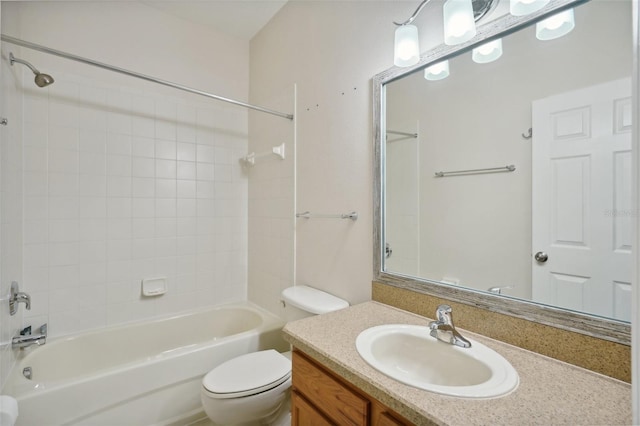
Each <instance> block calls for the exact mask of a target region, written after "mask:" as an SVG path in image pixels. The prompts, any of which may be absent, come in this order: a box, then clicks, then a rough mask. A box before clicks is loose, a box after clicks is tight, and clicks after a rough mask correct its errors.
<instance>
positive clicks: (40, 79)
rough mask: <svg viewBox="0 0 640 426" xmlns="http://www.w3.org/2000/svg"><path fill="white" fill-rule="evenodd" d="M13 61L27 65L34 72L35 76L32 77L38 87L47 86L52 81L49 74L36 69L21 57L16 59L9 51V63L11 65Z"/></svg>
mask: <svg viewBox="0 0 640 426" xmlns="http://www.w3.org/2000/svg"><path fill="white" fill-rule="evenodd" d="M14 62H17V63H19V64H22V65H26V66H27V67H29V69H30V70H31V71H32V72H33V73H34V74H35V76H36V78H35V79H34V81H35V83H36V86H38V87H45V86H48V85H50V84H52V83H53V82H54V80H53V77H51V76H50V75H49V74H43V73H41V72H40V71H38V70H37V69H36V67H34V66H33V65H31V64H30V63H29V62H27V61H25V60H23V59H18V58H16V57H15V56H13V53H12V52H10V53H9V63H10V64H11V65H13V63H14Z"/></svg>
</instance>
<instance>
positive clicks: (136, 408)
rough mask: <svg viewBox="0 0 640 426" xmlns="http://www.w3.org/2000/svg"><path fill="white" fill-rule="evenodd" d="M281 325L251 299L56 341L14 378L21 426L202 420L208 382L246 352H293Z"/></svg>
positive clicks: (28, 356) (24, 360) (31, 355)
mask: <svg viewBox="0 0 640 426" xmlns="http://www.w3.org/2000/svg"><path fill="white" fill-rule="evenodd" d="M283 325H284V321H282V320H281V319H280V318H278V317H276V316H274V315H273V314H271V313H269V312H267V311H265V310H263V309H261V308H259V307H258V306H256V305H254V304H251V303H248V302H245V303H241V304H230V305H223V306H219V307H215V308H212V309H211V308H210V309H208V310H198V311H194V312H191V313H187V314H182V315H177V316H174V317H171V318H164V319H158V320H154V321H145V322H141V323H134V324H128V325H124V326H117V327H109V328H105V329H101V330H98V331H93V332H86V333H82V334H78V335H75V336H67V337H63V338H58V339H51V341H48V342H47V344H46V345H44V346H41V347H32V348H29V349H27V350H25V351H24V354H23V356H22V357H21V359H20V360H19V361H18V363H17V365H16V366H15V367H14V371H13V373H12V376H11V377H10V378H9V383H8V384H7V385H8V386H7V389H8V390H9V393H10V394H11V395H13V396H14V397H15V398H16V399H17V400H18V404H19V410H20V416H19V417H18V422H17V426H45V425H105V426H106V425H109V426H114V425H118V426H120V425H135V426H142V425H184V424H188V423H189V421H195V420H197V419H199V418H203V417H204V412H203V410H202V408H201V404H200V386H201V380H202V377H203V376H204V375H205V374H206V373H207V372H209V371H210V370H211V369H212V368H214V367H215V366H217V365H219V364H221V363H222V362H224V361H226V360H228V359H230V358H233V357H236V356H238V355H241V354H244V353H248V352H253V351H257V350H262V349H272V348H273V349H277V350H279V351H285V350H288V349H289V347H288V345H287V344H286V343H285V342H284V340H283V339H282V337H281V330H282V327H283ZM26 367H30V368H31V379H30V380H29V379H27V378H26V377H25V376H24V375H23V369H24V368H26Z"/></svg>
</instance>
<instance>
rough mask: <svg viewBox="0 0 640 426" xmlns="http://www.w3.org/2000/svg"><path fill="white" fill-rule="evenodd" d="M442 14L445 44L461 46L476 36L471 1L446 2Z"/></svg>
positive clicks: (454, 0)
mask: <svg viewBox="0 0 640 426" xmlns="http://www.w3.org/2000/svg"><path fill="white" fill-rule="evenodd" d="M442 13H443V15H444V42H445V44H448V45H450V46H453V45H456V44H462V43H464V42H465V41H469V40H471V39H472V38H474V37H475V36H476V21H475V19H474V17H473V6H472V5H471V0H447V2H446V3H445V4H444V6H443V7H442Z"/></svg>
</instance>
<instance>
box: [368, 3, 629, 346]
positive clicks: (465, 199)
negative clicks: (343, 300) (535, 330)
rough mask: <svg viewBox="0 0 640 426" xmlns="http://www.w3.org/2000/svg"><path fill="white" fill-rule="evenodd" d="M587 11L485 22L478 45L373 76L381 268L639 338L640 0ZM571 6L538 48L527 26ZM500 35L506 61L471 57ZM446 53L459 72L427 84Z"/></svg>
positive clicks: (451, 293) (504, 307) (519, 310)
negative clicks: (638, 89) (638, 132)
mask: <svg viewBox="0 0 640 426" xmlns="http://www.w3.org/2000/svg"><path fill="white" fill-rule="evenodd" d="M502 1H505V0H502ZM578 3H581V2H572V1H559V2H555V3H553V2H552V4H551V5H550V9H548V10H543V12H544V13H541V14H540V15H539V16H537V17H520V18H515V17H512V16H504V17H502V18H498V19H497V20H495V21H494V22H493V23H492V24H491V25H487V27H490V28H487V29H484V33H483V27H482V21H480V22H478V26H479V30H478V32H479V35H478V36H477V37H476V39H474V40H472V41H471V42H470V43H475V44H474V45H466V46H462V47H459V48H458V51H455V50H454V48H452V47H440V48H438V49H435V51H434V52H428V54H427V55H426V56H427V57H424V56H423V60H422V62H421V63H420V64H418V65H417V66H415V67H413V68H411V69H409V70H407V69H393V70H390V71H388V72H385V73H382V74H381V75H379V76H376V78H375V85H374V87H375V88H376V90H375V97H376V100H375V101H376V102H375V106H374V108H376V111H375V112H376V117H377V118H379V120H380V121H379V122H378V123H376V138H377V144H378V146H377V150H376V151H377V155H379V158H378V159H379V172H380V173H379V182H377V185H378V186H379V187H377V188H376V194H378V195H379V196H380V197H381V198H380V201H381V203H380V212H379V217H378V218H377V219H379V221H378V220H376V222H377V223H378V224H379V226H380V229H377V230H376V231H377V234H378V238H376V240H377V241H376V243H377V245H378V248H377V250H376V253H375V256H374V257H375V259H376V271H375V272H376V278H377V279H378V280H380V281H382V282H389V283H392V284H395V285H403V286H409V287H411V288H412V289H416V290H418V291H425V292H429V293H432V294H436V295H438V294H439V295H442V296H444V297H447V298H450V299H451V298H452V297H453V298H454V299H455V298H459V301H466V302H467V303H474V304H478V303H481V304H484V305H487V306H488V307H489V308H490V309H492V310H496V311H504V312H509V313H515V314H516V315H522V316H525V317H527V318H529V319H534V320H536V321H539V322H544V323H548V324H551V325H554V326H560V327H562V328H569V329H572V330H577V331H580V332H584V333H586V334H591V335H595V336H598V337H603V338H606V339H607V340H614V341H619V342H625V343H627V344H628V340H629V336H628V332H629V326H628V324H625V322H628V321H629V320H630V315H631V306H630V300H631V298H630V294H631V272H632V259H631V239H632V232H633V231H632V224H631V216H632V213H633V212H632V210H631V209H632V204H631V189H632V186H631V74H632V61H633V55H632V54H633V49H632V19H631V16H632V12H631V1H630V0H624V1H616V2H603V1H595V0H594V1H591V2H587V3H585V4H581V5H577V4H578ZM567 6H576V7H575V8H574V9H573V10H574V14H575V22H576V25H575V28H574V29H573V31H571V32H570V33H569V34H567V35H565V36H564V37H561V38H558V39H554V40H548V41H540V40H538V39H537V38H536V35H535V25H531V24H533V23H534V22H535V20H536V19H539V18H541V17H547V16H549V14H551V12H552V11H553V10H552V9H553V8H565V9H566V8H567ZM524 18H527V19H526V20H525V19H524ZM516 30H517V31H516ZM501 32H506V33H508V35H505V36H504V37H501V38H502V44H503V51H504V53H503V55H502V56H501V57H500V58H499V59H498V60H496V61H494V62H491V63H481V64H479V63H475V62H474V61H473V60H472V57H471V56H472V55H471V52H470V51H469V50H470V48H471V47H474V46H477V45H478V44H481V43H480V42H479V40H482V39H486V38H489V39H492V40H493V39H495V38H496V37H497V36H498V35H502V34H501ZM442 59H448V61H449V69H450V75H449V76H448V77H447V78H445V79H443V80H438V81H430V80H427V79H425V77H424V70H423V68H424V67H425V65H431V64H433V63H438V62H440V61H441V60H442ZM378 108H379V109H378ZM584 324H587V325H586V326H583V325H584Z"/></svg>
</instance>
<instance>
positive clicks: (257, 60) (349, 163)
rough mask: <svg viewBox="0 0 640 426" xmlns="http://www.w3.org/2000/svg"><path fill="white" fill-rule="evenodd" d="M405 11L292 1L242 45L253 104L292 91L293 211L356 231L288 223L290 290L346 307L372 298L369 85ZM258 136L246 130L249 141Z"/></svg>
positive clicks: (396, 6)
mask: <svg viewBox="0 0 640 426" xmlns="http://www.w3.org/2000/svg"><path fill="white" fill-rule="evenodd" d="M413 7H414V5H413V4H408V3H405V2H399V3H394V2H350V1H341V2H325V1H305V2H298V1H293V2H289V3H288V4H287V5H286V6H284V7H283V9H282V10H281V11H280V12H279V13H278V14H277V15H276V16H275V17H274V18H273V19H272V20H271V21H270V23H269V24H268V25H267V26H266V27H265V28H264V29H263V30H262V31H261V32H260V33H258V35H257V36H255V37H254V38H253V39H252V41H251V73H250V75H251V96H250V99H251V100H252V102H255V103H258V102H259V101H262V100H264V99H269V98H270V97H271V96H273V94H276V93H280V92H281V91H283V90H285V89H286V88H287V87H290V86H291V85H292V84H296V85H297V93H298V96H297V117H296V126H297V134H296V140H297V142H296V144H297V169H296V176H297V190H296V198H297V203H296V211H297V212H302V211H307V210H308V211H311V212H314V213H329V214H333V213H348V212H350V211H352V210H353V211H356V212H358V214H359V218H358V220H357V221H356V222H352V221H349V220H340V219H308V220H307V219H297V220H296V251H295V256H296V258H297V259H296V264H295V268H296V279H295V281H296V283H298V284H306V285H310V286H313V287H318V288H321V289H323V290H326V291H328V292H330V293H333V294H336V295H338V296H340V297H342V298H345V299H347V300H348V301H349V302H351V303H358V302H362V301H365V300H369V299H370V297H371V296H370V293H371V279H372V239H371V238H372V237H371V236H372V182H373V176H372V170H373V155H372V152H373V149H372V147H373V136H372V120H371V116H372V110H371V105H372V96H371V93H372V92H371V78H372V77H373V76H374V75H375V74H377V73H379V72H381V71H383V70H385V69H387V68H389V67H390V66H391V65H392V63H393V34H394V30H395V27H394V25H393V24H392V22H391V21H392V20H394V19H396V20H398V19H405V15H407V16H408V15H409V14H410V13H411V12H412V11H413ZM438 43H439V41H438ZM425 47H426V44H425ZM265 130H268V127H267V128H264V127H262V128H261V127H254V126H252V127H250V134H251V135H254V134H255V133H260V132H262V131H265ZM250 143H253V137H252V138H251V142H250ZM251 149H253V148H251ZM253 184H254V182H253V181H251V180H250V186H251V185H253ZM292 213H293V212H292ZM264 256H268V254H267V253H264ZM250 269H252V268H251V265H250ZM259 285H264V281H263V280H261V279H260V277H256V279H255V280H251V281H250V284H249V287H250V294H251V292H252V291H253V290H252V289H253V288H255V287H257V286H259ZM269 285H271V286H273V288H272V289H271V290H270V291H271V294H277V293H278V290H279V289H278V287H277V284H276V283H275V282H274V283H272V284H269ZM261 291H267V290H265V289H262V290H261Z"/></svg>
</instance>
